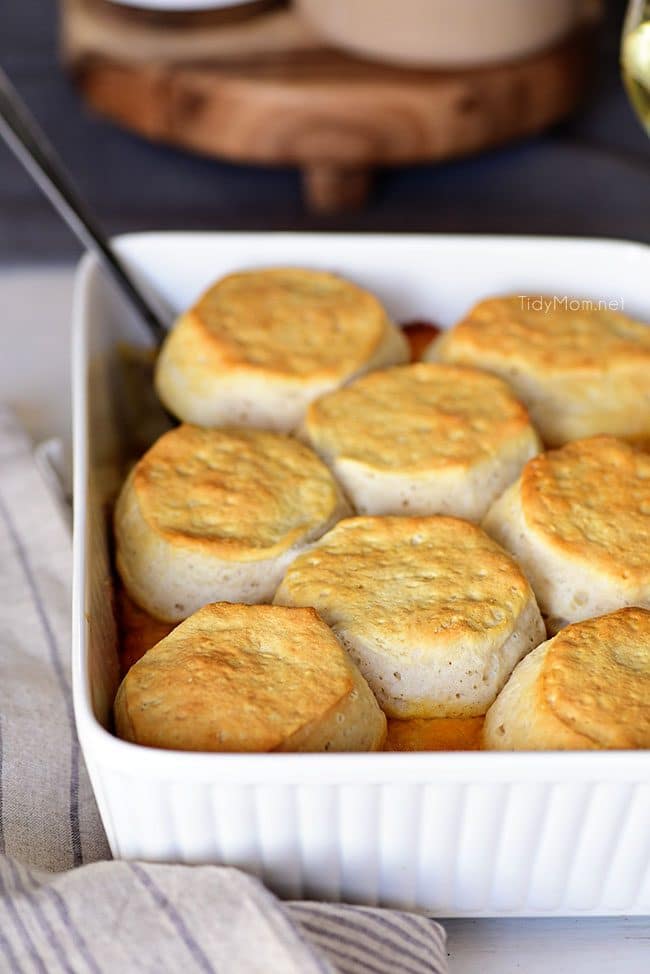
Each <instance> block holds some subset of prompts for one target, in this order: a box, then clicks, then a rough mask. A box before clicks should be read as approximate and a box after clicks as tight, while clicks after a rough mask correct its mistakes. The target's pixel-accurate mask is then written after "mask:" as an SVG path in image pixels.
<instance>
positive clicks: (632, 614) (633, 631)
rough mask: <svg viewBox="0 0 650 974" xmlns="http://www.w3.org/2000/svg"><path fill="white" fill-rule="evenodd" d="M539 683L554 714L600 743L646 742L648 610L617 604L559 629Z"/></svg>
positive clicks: (649, 716) (649, 722) (649, 734)
mask: <svg viewBox="0 0 650 974" xmlns="http://www.w3.org/2000/svg"><path fill="white" fill-rule="evenodd" d="M540 688H541V692H542V693H543V695H544V699H545V702H546V704H547V705H548V706H549V707H550V708H551V710H552V711H553V712H554V714H555V715H556V716H557V717H558V718H559V719H560V720H562V721H563V722H564V723H565V724H567V725H568V726H569V727H570V728H571V729H572V730H574V731H576V732H577V733H579V734H582V735H584V736H585V737H588V738H589V739H590V740H592V741H594V742H595V743H596V745H598V746H599V747H606V748H619V747H620V748H630V747H650V612H648V611H647V610H645V609H640V608H636V607H633V608H625V609H619V610H618V611H617V612H612V613H610V614H609V615H605V616H599V617H598V618H596V619H588V620H587V621H586V622H577V623H574V624H573V625H571V626H567V627H566V629H562V630H561V631H560V632H559V633H558V634H557V636H555V638H554V639H552V640H551V642H550V644H549V647H548V651H547V653H546V656H545V658H544V662H543V664H542V670H541V686H540Z"/></svg>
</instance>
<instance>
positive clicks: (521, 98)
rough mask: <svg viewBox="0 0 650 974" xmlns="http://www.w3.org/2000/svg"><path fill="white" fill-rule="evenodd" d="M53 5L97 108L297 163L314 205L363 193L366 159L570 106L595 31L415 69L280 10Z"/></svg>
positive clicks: (66, 0)
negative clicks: (242, 15)
mask: <svg viewBox="0 0 650 974" xmlns="http://www.w3.org/2000/svg"><path fill="white" fill-rule="evenodd" d="M62 3H63V18H62V40H63V54H64V60H65V63H66V65H67V66H68V68H69V69H70V71H71V72H72V76H73V78H74V79H75V81H76V83H77V85H78V86H79V88H80V90H81V92H82V93H83V95H84V97H85V99H86V100H87V102H88V103H89V105H91V106H92V107H93V108H94V109H95V110H96V111H98V112H100V113H101V114H103V115H106V116H107V117H109V118H112V119H113V120H114V121H116V122H117V123H119V124H121V125H124V126H125V127H127V128H129V129H132V130H134V131H136V132H139V133H140V134H141V135H143V136H144V137H145V138H148V139H151V140H154V141H160V142H166V143H170V144H173V145H177V146H183V147H185V148H187V149H189V150H191V151H195V152H200V153H203V154H206V155H212V156H215V157H218V158H222V159H228V160H232V161H240V162H246V163H262V164H264V165H269V164H278V165H295V166H298V167H300V169H301V170H302V172H303V175H304V181H305V190H306V195H307V200H308V201H309V203H310V205H311V206H313V207H314V208H315V209H318V210H323V211H332V210H338V209H341V208H344V207H349V206H357V205H359V204H360V203H361V202H363V200H364V199H365V197H366V194H367V192H368V189H369V185H370V176H371V172H372V168H373V167H374V166H392V165H399V164H402V163H416V162H426V161H431V160H438V159H449V158H453V157H456V156H464V155H469V154H471V153H476V152H480V151H482V150H484V149H487V148H490V147H492V146H496V145H500V144H502V143H505V142H508V141H510V140H513V139H518V138H522V137H524V136H527V135H530V134H532V133H535V132H538V131H540V130H541V129H543V128H545V127H546V126H548V125H550V124H552V123H553V122H556V121H557V120H558V119H560V118H562V117H563V116H565V115H566V114H568V113H569V112H571V111H572V110H573V109H574V108H575V107H576V105H577V104H578V102H579V100H580V98H581V96H582V94H583V92H584V90H585V86H586V82H587V78H588V65H589V58H588V49H589V39H590V37H591V36H592V30H593V28H587V27H585V28H582V29H581V30H579V31H577V32H576V33H574V34H573V35H572V36H571V37H568V38H567V39H566V40H564V41H562V42H561V43H559V44H557V45H556V46H554V47H552V48H549V49H547V50H544V51H541V52H539V53H536V54H533V55H530V56H528V57H527V58H525V59H523V60H521V61H517V62H512V63H508V64H496V65H489V66H486V67H482V68H474V69H460V70H444V71H443V70H440V71H434V70H414V69H406V68H398V67H394V66H389V65H384V64H378V63H374V62H371V61H365V60H361V59H360V58H356V57H352V56H350V55H348V54H344V53H342V52H340V51H336V50H333V49H331V48H327V47H323V46H322V44H321V42H319V41H318V39H317V38H316V37H315V36H314V35H313V34H312V33H311V31H310V29H309V27H308V26H307V25H306V24H304V23H303V22H302V21H301V20H300V19H299V17H298V16H297V14H296V13H295V12H294V11H293V10H291V9H290V8H287V7H281V8H280V9H276V8H274V9H271V10H268V9H267V10H264V9H262V10H261V11H260V12H259V13H258V14H257V15H256V16H251V17H249V18H248V19H245V20H242V21H231V22H228V20H227V19H226V20H225V21H224V20H223V19H221V18H219V17H215V15H214V14H210V13H208V14H192V15H189V16H188V15H185V16H180V15H171V16H170V15H168V14H153V13H151V12H147V13H143V12H142V11H136V10H134V9H129V8H123V7H116V6H114V5H112V4H110V3H107V2H106V0H62Z"/></svg>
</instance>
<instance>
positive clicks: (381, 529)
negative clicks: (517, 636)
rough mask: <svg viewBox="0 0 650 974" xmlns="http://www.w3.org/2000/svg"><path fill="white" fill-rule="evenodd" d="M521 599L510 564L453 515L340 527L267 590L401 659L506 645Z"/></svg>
mask: <svg viewBox="0 0 650 974" xmlns="http://www.w3.org/2000/svg"><path fill="white" fill-rule="evenodd" d="M530 598H532V593H531V589H530V586H529V585H528V582H527V581H526V579H525V578H524V576H523V574H522V573H521V571H520V570H519V568H518V567H517V565H516V564H515V562H514V561H513V559H512V558H511V557H510V556H509V555H507V554H506V553H505V552H504V551H503V550H502V549H501V548H500V547H499V546H498V545H497V544H496V542H494V541H492V539H491V538H488V536H487V535H486V534H485V533H484V532H483V531H481V529H480V528H478V527H476V526H475V525H473V524H470V523H469V522H468V521H461V520H459V519H458V518H453V517H353V518H347V519H346V520H344V521H340V522H339V523H338V524H337V525H336V527H334V528H333V529H332V530H331V531H329V532H328V533H327V534H326V535H324V536H323V537H322V538H321V539H320V541H318V542H316V544H315V545H313V547H312V548H311V549H310V550H309V551H307V552H304V553H303V554H302V555H299V556H298V557H297V558H296V559H295V560H294V561H293V562H292V563H291V565H290V566H289V569H288V571H287V573H286V575H285V577H284V581H283V582H282V584H281V585H280V588H279V589H278V592H277V594H276V602H278V603H279V604H283V603H286V602H289V603H290V604H295V605H313V606H314V607H315V608H316V609H317V610H318V612H319V613H320V615H321V616H322V617H323V619H325V621H326V622H327V623H328V624H329V625H331V626H332V627H333V628H334V629H335V631H336V632H338V633H340V634H342V635H343V634H344V633H345V632H350V633H354V635H355V636H358V637H361V638H365V639H368V640H370V641H372V643H373V644H374V645H375V646H378V647H380V648H381V647H386V648H387V649H389V650H390V652H391V654H396V655H400V654H403V656H404V657H405V658H409V659H412V654H413V652H414V647H420V648H421V649H423V650H426V649H428V648H430V647H434V646H435V647H438V646H440V645H441V644H442V645H445V644H447V643H449V644H451V643H453V642H457V641H459V640H463V641H464V642H465V643H466V644H467V643H469V644H474V645H477V646H481V645H484V643H485V640H486V639H489V640H492V639H494V640H499V641H505V639H507V638H508V636H509V634H510V633H511V632H512V631H513V629H514V627H515V624H516V622H517V619H518V617H519V614H520V612H521V611H522V609H523V607H524V605H525V604H526V602H527V600H528V599H530ZM416 651H417V650H416Z"/></svg>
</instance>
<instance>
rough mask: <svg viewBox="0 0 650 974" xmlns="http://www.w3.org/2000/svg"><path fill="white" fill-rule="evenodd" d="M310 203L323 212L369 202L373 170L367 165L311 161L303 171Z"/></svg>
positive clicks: (356, 206)
mask: <svg viewBox="0 0 650 974" xmlns="http://www.w3.org/2000/svg"><path fill="white" fill-rule="evenodd" d="M302 176H303V182H304V189H305V196H306V199H307V203H308V204H309V206H310V207H311V208H312V209H313V210H317V211H318V212H319V213H337V212H339V211H340V210H352V209H357V208H358V207H360V206H363V204H364V203H365V202H366V200H367V198H368V194H369V192H370V188H371V183H372V172H371V170H370V169H369V168H368V167H366V166H336V165H332V164H331V163H329V162H326V163H311V164H310V165H308V166H305V167H304V168H303V170H302Z"/></svg>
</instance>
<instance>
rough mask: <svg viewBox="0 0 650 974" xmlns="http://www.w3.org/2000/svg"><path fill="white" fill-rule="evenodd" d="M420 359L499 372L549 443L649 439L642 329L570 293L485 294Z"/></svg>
mask: <svg viewBox="0 0 650 974" xmlns="http://www.w3.org/2000/svg"><path fill="white" fill-rule="evenodd" d="M592 304H593V302H592ZM574 306H576V307H577V308H578V310H571V308H572V307H574ZM425 358H426V359H428V360H429V361H443V362H455V363H457V364H461V365H473V366H476V367H477V368H482V369H486V370H487V371H488V372H494V373H495V374H496V375H499V376H501V378H503V379H505V380H506V381H507V382H508V383H509V384H510V385H511V386H512V388H513V389H514V391H515V393H516V394H517V396H518V397H519V399H521V401H522V402H523V403H524V405H525V406H526V407H527V408H528V411H529V412H530V415H531V419H532V421H533V424H534V425H535V426H536V428H537V429H538V430H539V432H540V434H541V436H542V439H543V440H544V441H545V442H546V443H547V444H548V445H549V446H560V445H561V444H563V443H566V442H568V441H569V440H576V439H580V438H581V437H585V436H592V435H594V434H596V433H609V434H613V435H615V436H621V437H623V438H625V439H632V440H633V439H638V440H640V441H646V440H650V381H649V379H648V376H649V375H650V328H648V326H647V325H643V324H641V322H638V321H634V320H633V319H632V318H629V317H628V316H627V315H624V314H620V313H618V312H615V311H606V310H598V309H593V308H590V306H589V304H588V303H587V302H585V301H580V300H578V299H573V300H571V301H570V300H569V299H566V303H565V302H564V300H558V299H557V298H552V297H550V298H549V297H539V296H535V297H532V296H530V297H528V296H524V295H512V296H510V297H501V298H489V299H488V300H486V301H480V302H479V303H478V304H477V305H476V306H475V307H474V308H473V309H472V310H471V311H470V312H469V314H468V315H467V317H466V318H465V319H463V320H462V321H461V322H460V323H459V324H457V325H456V326H455V327H454V328H452V329H451V330H450V331H449V332H447V333H446V334H444V335H443V336H442V337H441V338H439V339H438V340H437V341H436V342H434V343H433V345H432V346H430V348H429V350H428V351H427V352H426V353H425Z"/></svg>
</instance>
